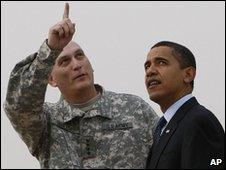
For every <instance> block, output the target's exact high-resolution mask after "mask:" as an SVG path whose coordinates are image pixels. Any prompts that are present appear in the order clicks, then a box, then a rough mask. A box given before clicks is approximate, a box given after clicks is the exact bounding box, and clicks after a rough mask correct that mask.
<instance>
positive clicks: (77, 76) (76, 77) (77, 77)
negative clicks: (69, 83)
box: [74, 73, 86, 79]
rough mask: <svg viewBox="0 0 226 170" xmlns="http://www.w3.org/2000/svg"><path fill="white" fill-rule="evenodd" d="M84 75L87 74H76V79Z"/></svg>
mask: <svg viewBox="0 0 226 170" xmlns="http://www.w3.org/2000/svg"><path fill="white" fill-rule="evenodd" d="M84 76H86V74H84V73H82V74H79V75H77V76H75V77H74V79H78V78H81V77H84Z"/></svg>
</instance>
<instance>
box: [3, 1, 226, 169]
mask: <svg viewBox="0 0 226 170" xmlns="http://www.w3.org/2000/svg"><path fill="white" fill-rule="evenodd" d="M64 3H65V2H4V1H3V2H2V1H1V35H2V36H1V57H2V58H1V61H2V62H1V132H2V133H1V163H2V165H1V166H2V168H3V169H7V168H17V169H22V168H24V169H27V168H31V169H32V168H40V166H39V163H38V161H37V160H36V158H34V157H33V156H32V155H31V154H30V153H29V151H28V149H27V147H26V145H25V144H24V143H23V141H22V140H21V139H20V137H19V135H18V134H17V133H16V132H15V130H14V129H13V128H12V126H11V124H10V122H9V120H8V118H7V117H6V115H5V112H4V111H3V108H2V104H3V102H4V100H5V96H6V90H7V83H8V79H9V75H10V72H11V70H12V69H13V67H14V66H15V64H16V63H18V62H19V61H21V60H22V59H24V58H25V57H26V56H28V55H29V54H31V53H34V52H36V51H37V50H38V49H39V47H40V45H41V44H42V43H43V41H44V40H45V39H46V38H47V36H48V30H49V28H50V27H51V26H53V25H54V24H56V23H57V22H58V21H60V20H61V19H62V14H63V9H64ZM69 4H70V14H69V16H70V19H71V20H72V21H73V22H75V23H76V29H77V31H76V34H75V37H74V39H73V40H74V41H76V42H77V43H78V44H80V45H81V47H82V48H83V50H84V51H85V53H86V55H87V57H88V58H89V59H90V61H91V63H92V65H93V68H94V75H95V82H96V83H98V84H100V85H102V86H104V88H105V90H110V91H115V92H123V93H130V94H135V95H138V96H140V97H142V98H143V99H144V100H145V101H146V102H148V103H149V104H150V105H151V106H152V107H153V109H154V110H155V111H156V112H157V113H158V115H159V116H161V115H162V113H161V111H160V109H159V106H158V105H157V104H155V103H153V102H151V101H150V100H149V98H148V94H147V91H146V88H145V84H144V67H143V64H144V62H145V60H146V56H147V53H148V51H149V49H150V47H151V46H152V45H154V44H155V43H157V42H159V41H162V40H169V41H174V42H177V43H179V44H182V45H185V46H186V47H188V48H189V49H190V50H191V51H192V52H193V54H194V55H195V58H196V62H197V75H196V79H195V89H194V92H193V95H194V96H195V97H196V98H197V100H198V101H199V103H200V104H202V105H204V106H205V107H206V108H208V109H209V110H211V111H212V112H213V113H214V114H215V115H216V117H217V118H218V119H219V121H220V123H221V124H222V126H223V128H225V2H209V1H207V2H76V1H75V2H69ZM58 99H59V91H58V90H57V89H53V88H50V87H48V89H47V93H46V99H45V100H46V101H49V102H56V101H57V100H58Z"/></svg>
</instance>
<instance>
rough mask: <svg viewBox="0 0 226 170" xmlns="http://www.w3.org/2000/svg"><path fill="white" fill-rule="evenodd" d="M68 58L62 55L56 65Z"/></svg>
mask: <svg viewBox="0 0 226 170" xmlns="http://www.w3.org/2000/svg"><path fill="white" fill-rule="evenodd" d="M68 58H70V57H69V56H68V55H62V56H60V57H59V58H58V60H57V63H60V62H61V61H63V60H66V59H68Z"/></svg>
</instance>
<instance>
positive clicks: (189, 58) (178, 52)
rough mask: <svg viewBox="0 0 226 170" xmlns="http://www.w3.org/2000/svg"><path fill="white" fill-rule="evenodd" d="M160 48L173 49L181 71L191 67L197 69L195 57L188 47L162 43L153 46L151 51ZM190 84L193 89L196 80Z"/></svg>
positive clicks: (173, 43) (167, 42) (166, 42)
mask: <svg viewBox="0 0 226 170" xmlns="http://www.w3.org/2000/svg"><path fill="white" fill-rule="evenodd" d="M160 46H167V47H169V48H171V49H172V53H173V56H175V58H176V59H177V60H178V62H179V64H180V68H181V69H184V68H187V67H190V66H192V67H194V68H196V61H195V57H194V55H193V54H192V52H191V51H190V50H189V49H188V48H187V47H185V46H183V45H180V44H177V43H175V42H170V41H161V42H158V43H156V44H155V45H154V46H152V47H151V49H153V48H155V47H160ZM190 84H191V87H192V88H193V87H194V80H193V81H192V82H191V83H190Z"/></svg>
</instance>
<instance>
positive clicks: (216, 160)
mask: <svg viewBox="0 0 226 170" xmlns="http://www.w3.org/2000/svg"><path fill="white" fill-rule="evenodd" d="M221 162H222V160H221V159H211V161H210V165H219V164H220V163H221Z"/></svg>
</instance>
